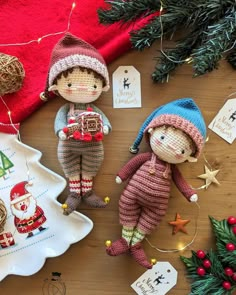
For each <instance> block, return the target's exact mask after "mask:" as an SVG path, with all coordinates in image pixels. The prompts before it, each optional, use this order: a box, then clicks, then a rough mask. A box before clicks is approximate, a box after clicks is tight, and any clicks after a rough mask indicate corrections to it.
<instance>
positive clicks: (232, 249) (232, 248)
mask: <svg viewBox="0 0 236 295" xmlns="http://www.w3.org/2000/svg"><path fill="white" fill-rule="evenodd" d="M226 249H227V250H228V251H234V250H235V245H234V244H232V243H228V244H226Z"/></svg>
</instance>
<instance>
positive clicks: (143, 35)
mask: <svg viewBox="0 0 236 295" xmlns="http://www.w3.org/2000/svg"><path fill="white" fill-rule="evenodd" d="M160 21H161V22H162V26H161V24H160ZM184 23H185V16H184V15H183V14H182V13H179V14H178V13H173V14H171V13H168V14H164V15H162V16H161V18H160V17H159V16H157V17H154V18H153V19H152V20H151V21H150V22H149V23H148V24H146V25H145V26H144V27H143V28H142V29H140V30H134V31H132V32H131V33H130V36H131V37H130V41H131V43H132V44H133V47H134V48H135V49H138V50H143V49H144V48H145V47H150V46H151V45H152V44H153V43H154V42H155V41H156V40H158V39H160V37H161V35H162V36H163V37H164V36H166V35H168V34H172V33H174V32H175V30H176V29H177V28H178V27H180V26H182V25H183V24H184Z"/></svg>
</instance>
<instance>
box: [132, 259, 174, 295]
mask: <svg viewBox="0 0 236 295" xmlns="http://www.w3.org/2000/svg"><path fill="white" fill-rule="evenodd" d="M177 275H178V273H177V271H176V270H175V269H174V268H173V266H172V265H171V264H170V263H169V262H157V264H155V265H154V266H153V267H152V269H148V270H147V271H146V272H145V273H144V274H143V275H142V276H141V277H139V278H138V279H137V280H136V281H135V282H134V283H133V284H132V285H131V287H132V288H133V289H134V291H135V292H136V293H137V294H138V295H146V294H158V295H164V294H166V293H167V292H168V291H169V290H170V289H172V288H173V287H174V286H175V285H176V282H177Z"/></svg>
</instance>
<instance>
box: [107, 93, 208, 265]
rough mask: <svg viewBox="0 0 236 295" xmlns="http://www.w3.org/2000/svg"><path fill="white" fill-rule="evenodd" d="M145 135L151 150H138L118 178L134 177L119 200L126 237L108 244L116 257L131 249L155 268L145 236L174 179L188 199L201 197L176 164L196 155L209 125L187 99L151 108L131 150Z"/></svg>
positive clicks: (163, 207)
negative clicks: (145, 250)
mask: <svg viewBox="0 0 236 295" xmlns="http://www.w3.org/2000/svg"><path fill="white" fill-rule="evenodd" d="M143 135H144V136H145V137H146V139H147V142H148V144H149V145H150V147H151V152H146V153H142V154H139V155H136V156H135V157H134V158H132V159H131V160H130V161H129V162H128V163H127V164H126V165H125V166H124V167H123V168H122V169H121V170H120V171H119V173H118V174H117V177H116V182H117V183H121V182H123V181H125V180H127V179H129V181H128V184H127V186H126V187H125V189H124V191H123V193H122V194H121V197H120V200H119V216H120V223H121V225H122V226H123V227H122V237H121V238H120V239H118V240H117V241H115V242H112V243H107V248H106V251H107V253H108V254H109V255H111V256H117V255H120V254H123V253H126V252H129V253H130V254H131V255H132V256H133V257H134V259H135V260H136V261H137V262H138V263H139V264H140V265H142V266H144V267H146V268H151V267H152V264H151V263H149V261H148V260H147V257H146V255H145V252H144V250H143V248H142V245H141V241H142V240H143V239H144V237H145V236H146V235H147V234H150V233H151V231H152V230H154V229H155V228H156V227H157V226H158V224H159V223H160V221H161V219H162V218H163V216H164V215H165V214H166V210H167V207H168V201H169V196H170V187H171V179H172V180H173V181H174V183H175V185H176V186H177V188H178V189H179V191H180V192H181V193H182V194H183V195H184V197H185V198H186V199H187V200H188V201H190V202H196V201H197V200H198V196H197V194H196V192H195V191H194V190H193V189H192V188H191V187H190V186H189V185H188V183H187V182H186V181H185V180H184V178H183V177H182V175H181V173H180V171H179V170H178V168H177V166H176V164H179V163H183V162H185V161H189V162H194V161H196V160H197V158H198V157H199V155H200V153H201V150H202V148H203V145H204V143H205V138H206V126H205V122H204V119H203V117H202V114H201V111H200V110H199V108H198V107H197V105H196V104H195V102H194V101H193V100H192V99H191V98H184V99H179V100H175V101H172V102H170V103H168V104H166V105H163V106H161V107H159V108H157V109H156V110H154V111H153V112H152V114H151V115H150V116H149V117H148V118H147V119H146V120H145V122H144V123H143V125H142V127H141V129H140V131H139V133H138V136H137V138H136V140H135V141H134V144H133V145H132V147H131V149H130V150H131V152H133V153H136V152H138V146H139V144H140V143H141V140H142V137H143Z"/></svg>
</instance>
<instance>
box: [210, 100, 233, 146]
mask: <svg viewBox="0 0 236 295" xmlns="http://www.w3.org/2000/svg"><path fill="white" fill-rule="evenodd" d="M208 127H209V128H210V129H211V130H212V131H214V132H215V133H216V134H218V135H219V136H220V137H222V138H223V139H224V140H226V141H227V142H229V143H232V142H233V141H234V139H235V138H236V98H233V99H229V100H228V101H227V102H226V103H225V104H224V106H223V107H222V109H220V111H219V112H218V114H217V115H216V116H215V118H214V119H213V120H212V122H211V123H210V124H209V126H208Z"/></svg>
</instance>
